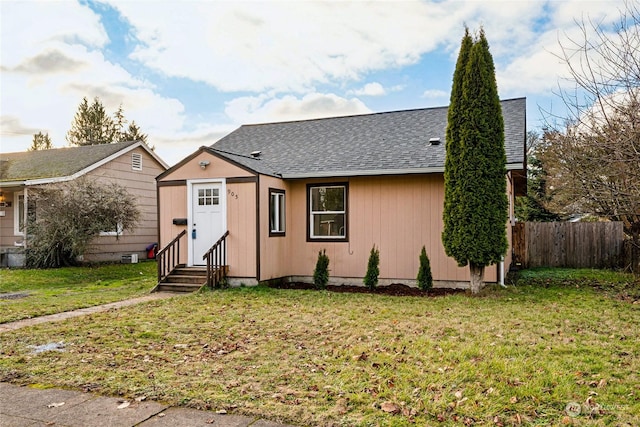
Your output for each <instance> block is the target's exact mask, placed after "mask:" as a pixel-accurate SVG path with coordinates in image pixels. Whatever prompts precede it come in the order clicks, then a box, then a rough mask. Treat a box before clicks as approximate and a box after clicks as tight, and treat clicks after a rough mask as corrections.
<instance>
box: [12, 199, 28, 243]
mask: <svg viewBox="0 0 640 427" xmlns="http://www.w3.org/2000/svg"><path fill="white" fill-rule="evenodd" d="M14 206H15V207H14V211H13V215H14V217H13V228H14V230H13V231H14V234H15V235H16V236H24V208H25V206H24V194H21V193H15V200H14Z"/></svg>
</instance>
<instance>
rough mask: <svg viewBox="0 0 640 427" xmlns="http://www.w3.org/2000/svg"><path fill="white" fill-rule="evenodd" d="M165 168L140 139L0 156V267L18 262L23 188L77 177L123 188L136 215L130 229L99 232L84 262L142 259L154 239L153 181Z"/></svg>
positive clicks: (25, 200) (21, 249)
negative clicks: (133, 256) (134, 204)
mask: <svg viewBox="0 0 640 427" xmlns="http://www.w3.org/2000/svg"><path fill="white" fill-rule="evenodd" d="M167 168H168V165H167V164H166V163H165V162H164V161H162V159H160V158H159V157H158V156H157V155H156V154H155V153H154V152H153V150H151V149H150V148H149V147H148V146H147V145H146V144H144V143H143V142H140V141H131V142H120V143H113V144H99V145H88V146H81V147H68V148H55V149H50V150H38V151H24V152H15V153H0V254H1V255H0V265H1V266H7V265H9V266H14V265H20V264H22V263H23V262H24V256H23V255H22V254H23V252H24V248H25V245H26V240H25V234H24V230H25V225H26V226H27V228H28V224H27V220H28V216H27V210H26V209H25V207H26V206H27V205H28V199H29V190H30V189H32V188H34V187H38V186H42V185H46V184H52V183H58V182H64V181H70V180H74V179H77V178H79V177H81V176H86V177H90V178H93V179H96V180H98V181H101V182H115V183H118V184H119V185H121V186H123V187H126V188H127V190H128V191H129V192H130V193H132V194H133V195H135V196H136V198H137V200H138V208H139V209H140V212H141V221H140V223H139V224H138V226H137V227H136V229H135V230H133V231H131V232H124V233H123V234H122V235H120V236H116V233H109V232H105V233H104V234H103V235H101V236H100V237H99V238H98V239H96V240H95V242H94V243H93V244H92V245H91V248H90V249H89V251H88V252H87V253H85V254H84V259H85V260H86V261H115V260H120V259H121V256H122V255H123V254H138V255H139V256H140V257H144V256H145V255H146V251H145V249H146V246H147V245H149V244H151V243H155V242H157V241H158V224H157V192H156V182H155V177H156V176H157V175H159V174H161V173H162V172H164V171H165V170H166V169H167ZM116 237H117V238H116Z"/></svg>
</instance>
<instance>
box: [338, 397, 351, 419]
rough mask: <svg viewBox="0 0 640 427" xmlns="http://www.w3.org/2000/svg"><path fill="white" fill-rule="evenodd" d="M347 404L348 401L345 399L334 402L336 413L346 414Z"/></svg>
mask: <svg viewBox="0 0 640 427" xmlns="http://www.w3.org/2000/svg"><path fill="white" fill-rule="evenodd" d="M348 403H349V401H348V400H347V399H345V398H342V399H338V401H337V402H336V412H337V413H338V414H340V415H344V414H346V413H347V411H348V409H347V405H348Z"/></svg>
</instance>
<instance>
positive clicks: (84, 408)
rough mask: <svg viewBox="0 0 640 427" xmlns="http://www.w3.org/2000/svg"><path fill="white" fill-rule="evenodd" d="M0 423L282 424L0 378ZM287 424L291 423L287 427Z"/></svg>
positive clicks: (119, 426)
mask: <svg viewBox="0 0 640 427" xmlns="http://www.w3.org/2000/svg"><path fill="white" fill-rule="evenodd" d="M0 426H2V427H40V426H56V427H61V426H65V427H134V426H138V427H199V426H202V427H210V426H215V427H287V426H285V425H283V424H278V423H275V422H272V421H267V420H263V419H259V418H255V417H246V416H242V415H226V414H219V413H215V412H211V411H198V410H196V409H185V408H173V407H170V406H167V405H162V404H160V403H157V402H146V401H143V402H136V401H133V402H130V401H127V400H123V399H118V398H115V397H102V396H97V395H94V394H91V393H83V392H80V391H71V390H59V389H35V388H30V387H22V386H17V385H13V384H8V383H0ZM288 427H293V426H288Z"/></svg>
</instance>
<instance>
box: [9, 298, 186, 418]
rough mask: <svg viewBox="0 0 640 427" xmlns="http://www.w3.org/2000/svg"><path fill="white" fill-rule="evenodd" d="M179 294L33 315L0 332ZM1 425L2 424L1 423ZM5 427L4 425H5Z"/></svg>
mask: <svg viewBox="0 0 640 427" xmlns="http://www.w3.org/2000/svg"><path fill="white" fill-rule="evenodd" d="M177 295H179V294H174V293H171V292H155V293H153V294H149V295H145V296H142V297H138V298H131V299H127V300H124V301H116V302H112V303H109V304H103V305H96V306H93V307H87V308H80V309H78V310H72V311H65V312H63V313H56V314H49V315H47V316H40V317H32V318H31V319H22V320H17V321H15V322H8V323H2V324H0V334H1V333H3V332H7V331H15V330H16V329H20V328H24V327H27V326H33V325H37V324H39V323H47V322H58V321H60V320H65V319H70V318H72V317H78V316H84V315H86V314H92V313H99V312H101V311H108V310H111V309H115V308H120V307H127V306H130V305H134V304H140V303H143V302H147V301H155V300H159V299H165V298H171V297H175V296H177ZM0 425H1V424H0ZM3 427H4V426H3Z"/></svg>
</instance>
